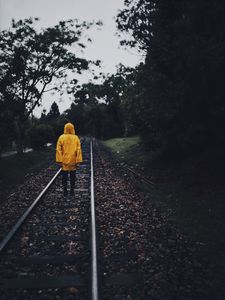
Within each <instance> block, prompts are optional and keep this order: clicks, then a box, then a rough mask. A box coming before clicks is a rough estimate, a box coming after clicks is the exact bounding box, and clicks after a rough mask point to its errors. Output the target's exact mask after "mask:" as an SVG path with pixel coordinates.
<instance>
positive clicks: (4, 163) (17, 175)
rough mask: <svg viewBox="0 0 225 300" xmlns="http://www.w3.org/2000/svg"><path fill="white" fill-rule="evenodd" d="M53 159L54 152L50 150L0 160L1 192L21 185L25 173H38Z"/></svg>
mask: <svg viewBox="0 0 225 300" xmlns="http://www.w3.org/2000/svg"><path fill="white" fill-rule="evenodd" d="M53 159H54V150H53V149H51V148H48V149H43V150H40V151H33V152H29V153H24V154H21V155H18V154H15V155H12V156H9V157H4V158H2V159H1V160H0V188H1V192H7V191H8V190H10V189H11V188H12V187H14V186H16V185H18V184H21V183H23V181H24V179H25V176H26V174H27V173H29V172H38V171H40V170H41V169H42V168H43V167H45V166H46V165H47V164H49V163H50V162H51V161H52V160H53Z"/></svg>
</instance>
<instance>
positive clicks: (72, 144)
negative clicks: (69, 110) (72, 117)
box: [56, 123, 83, 171]
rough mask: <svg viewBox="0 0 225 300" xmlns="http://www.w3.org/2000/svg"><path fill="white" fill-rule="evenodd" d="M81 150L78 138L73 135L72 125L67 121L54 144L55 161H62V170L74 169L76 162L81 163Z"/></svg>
mask: <svg viewBox="0 0 225 300" xmlns="http://www.w3.org/2000/svg"><path fill="white" fill-rule="evenodd" d="M82 161H83V160H82V150H81V144H80V139H79V137H78V136H77V135H75V130H74V126H73V124H71V123H67V124H66V125H65V126H64V134H62V135H60V137H59V139H58V142H57V146H56V162H57V163H62V169H63V170H64V171H73V170H76V164H79V163H81V162H82Z"/></svg>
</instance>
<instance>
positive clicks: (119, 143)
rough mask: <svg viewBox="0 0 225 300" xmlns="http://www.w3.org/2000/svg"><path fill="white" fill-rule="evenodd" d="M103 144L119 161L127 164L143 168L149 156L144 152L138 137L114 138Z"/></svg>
mask: <svg viewBox="0 0 225 300" xmlns="http://www.w3.org/2000/svg"><path fill="white" fill-rule="evenodd" d="M103 144H104V145H105V146H107V147H108V148H110V149H111V151H112V152H113V153H114V154H116V155H117V157H118V158H119V159H121V160H124V161H126V162H127V163H128V164H131V165H133V164H134V165H139V166H140V167H145V166H146V164H147V163H148V159H149V155H148V153H147V152H146V151H145V150H144V147H143V144H142V142H141V139H140V138H139V137H138V136H134V137H127V138H114V139H110V140H107V141H104V142H103Z"/></svg>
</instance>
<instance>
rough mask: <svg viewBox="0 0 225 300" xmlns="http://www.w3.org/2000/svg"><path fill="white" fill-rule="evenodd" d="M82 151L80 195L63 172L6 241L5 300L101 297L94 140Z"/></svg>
mask: <svg viewBox="0 0 225 300" xmlns="http://www.w3.org/2000/svg"><path fill="white" fill-rule="evenodd" d="M82 150H83V160H84V162H83V164H81V167H80V169H79V170H77V172H76V186H75V196H69V197H66V198H64V197H63V196H62V187H61V176H59V175H60V170H58V171H57V173H56V174H55V175H54V177H53V178H52V179H51V181H50V182H49V183H48V185H47V186H46V187H45V189H44V190H43V191H42V192H41V193H40V194H39V196H38V197H37V198H36V199H35V200H34V202H33V203H32V204H31V206H30V207H29V208H28V209H27V210H26V211H25V212H24V213H23V215H22V216H21V217H20V219H19V220H18V222H17V223H16V224H15V225H14V226H13V227H12V229H11V230H10V231H9V233H8V234H7V236H5V238H4V239H3V240H2V242H1V244H0V291H1V299H10V300H11V299H58V300H59V299H94V300H97V299H98V270H97V247H96V225H95V202H94V176H93V150H92V141H90V140H89V139H86V140H85V141H84V143H83V146H82Z"/></svg>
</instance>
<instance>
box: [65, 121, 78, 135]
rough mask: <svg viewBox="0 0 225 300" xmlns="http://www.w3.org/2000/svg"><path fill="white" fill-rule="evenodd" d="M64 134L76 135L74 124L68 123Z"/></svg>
mask: <svg viewBox="0 0 225 300" xmlns="http://www.w3.org/2000/svg"><path fill="white" fill-rule="evenodd" d="M64 133H65V134H75V129H74V126H73V124H72V123H67V124H66V125H65V126H64Z"/></svg>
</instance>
